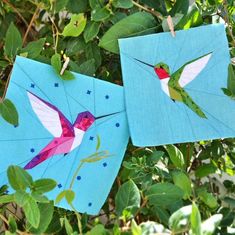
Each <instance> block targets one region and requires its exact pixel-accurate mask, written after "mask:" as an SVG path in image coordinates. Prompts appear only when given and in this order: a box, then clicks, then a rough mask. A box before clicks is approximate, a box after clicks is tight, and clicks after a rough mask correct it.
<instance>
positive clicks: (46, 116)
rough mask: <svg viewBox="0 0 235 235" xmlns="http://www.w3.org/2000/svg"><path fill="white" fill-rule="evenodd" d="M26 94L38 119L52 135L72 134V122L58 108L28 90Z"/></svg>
mask: <svg viewBox="0 0 235 235" xmlns="http://www.w3.org/2000/svg"><path fill="white" fill-rule="evenodd" d="M27 94H28V97H29V101H30V103H31V105H32V108H33V110H34V112H35V113H36V114H37V116H38V119H39V120H40V121H41V123H42V124H43V126H44V127H45V128H46V129H47V130H48V131H49V132H50V133H51V134H52V135H53V136H54V137H60V136H61V135H62V136H74V130H73V126H72V124H71V123H70V122H69V120H68V119H67V118H66V117H65V116H64V115H63V113H62V112H61V111H60V110H59V109H57V108H56V107H55V106H54V105H52V104H50V103H48V102H46V101H45V100H43V99H41V98H39V97H38V96H36V95H34V94H33V93H31V92H29V91H28V92H27Z"/></svg>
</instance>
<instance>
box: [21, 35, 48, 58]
mask: <svg viewBox="0 0 235 235" xmlns="http://www.w3.org/2000/svg"><path fill="white" fill-rule="evenodd" d="M45 41H46V38H41V39H39V40H37V41H34V42H30V43H28V44H27V46H26V47H25V48H23V49H22V50H21V53H25V52H27V57H29V58H32V59H34V58H36V57H38V56H39V55H40V53H41V51H42V49H43V45H44V44H45Z"/></svg>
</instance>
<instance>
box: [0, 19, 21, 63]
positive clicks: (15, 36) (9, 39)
mask: <svg viewBox="0 0 235 235" xmlns="http://www.w3.org/2000/svg"><path fill="white" fill-rule="evenodd" d="M22 44H23V43H22V38H21V35H20V32H19V30H18V29H17V28H16V27H15V25H14V24H13V23H11V24H10V26H9V28H8V30H7V33H6V38H5V47H4V53H5V55H6V56H7V57H8V58H9V59H11V60H13V59H14V57H15V56H16V55H17V52H18V50H19V49H21V47H22Z"/></svg>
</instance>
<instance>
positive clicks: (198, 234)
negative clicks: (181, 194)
mask: <svg viewBox="0 0 235 235" xmlns="http://www.w3.org/2000/svg"><path fill="white" fill-rule="evenodd" d="M190 222H191V231H192V233H191V234H192V235H202V229H201V215H200V212H199V210H198V207H197V205H196V204H195V203H193V205H192V214H191V217H190Z"/></svg>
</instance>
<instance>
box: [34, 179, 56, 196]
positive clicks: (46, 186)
mask: <svg viewBox="0 0 235 235" xmlns="http://www.w3.org/2000/svg"><path fill="white" fill-rule="evenodd" d="M56 185H57V183H56V181H54V180H52V179H39V180H36V181H35V182H34V183H33V191H34V192H36V193H37V194H43V193H46V192H50V191H51V190H53V189H54V188H55V187H56Z"/></svg>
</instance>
